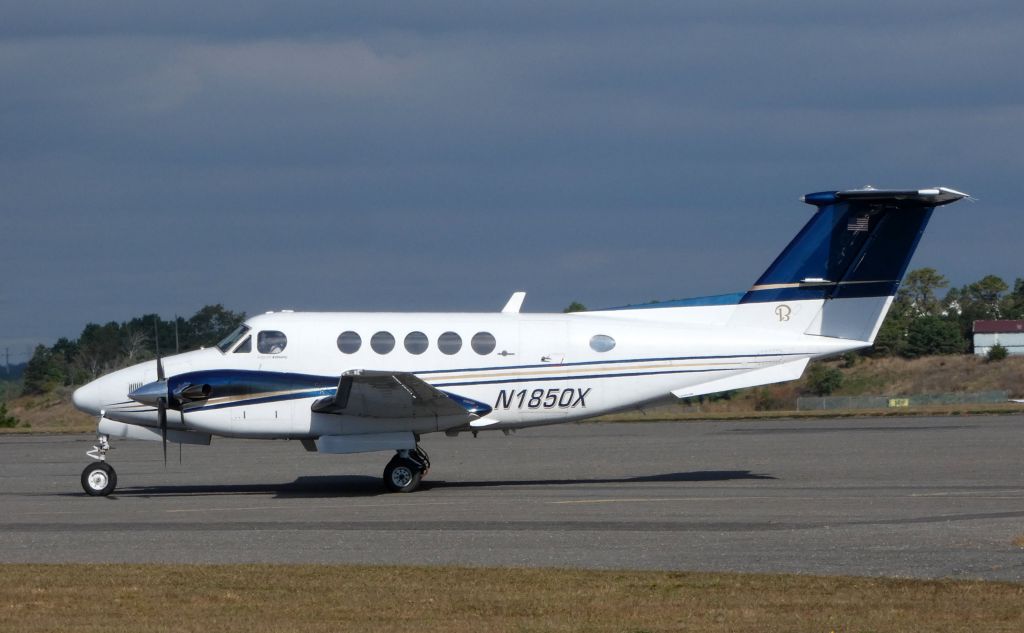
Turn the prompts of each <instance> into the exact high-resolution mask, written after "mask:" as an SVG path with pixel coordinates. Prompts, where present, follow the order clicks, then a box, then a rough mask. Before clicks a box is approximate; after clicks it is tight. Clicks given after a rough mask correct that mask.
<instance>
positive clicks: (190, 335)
mask: <svg viewBox="0 0 1024 633" xmlns="http://www.w3.org/2000/svg"><path fill="white" fill-rule="evenodd" d="M244 320H245V313H244V312H232V311H231V310H228V309H227V308H225V307H224V306H222V305H221V304H219V303H217V304H214V305H208V306H203V307H202V308H200V309H199V311H198V312H196V313H195V314H193V315H192V316H191V317H190V318H189V319H188V321H187V322H185V324H184V325H185V326H186V327H185V331H184V336H183V337H182V347H181V348H182V350H186V349H196V348H199V347H210V346H212V345H216V344H217V342H218V341H220V340H221V339H222V338H224V337H225V336H227V335H228V334H231V331H232V330H234V329H235V328H237V327H238V324H239V323H241V322H242V321H244ZM181 334H182V332H179V336H180V335H181ZM161 340H162V339H161ZM172 341H173V339H172Z"/></svg>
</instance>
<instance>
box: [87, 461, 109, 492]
mask: <svg viewBox="0 0 1024 633" xmlns="http://www.w3.org/2000/svg"><path fill="white" fill-rule="evenodd" d="M116 487H117V473H116V472H114V467H113V466H111V465H110V464H108V463H107V462H95V463H92V464H89V465H88V466H86V467H85V470H83V471H82V490H85V492H86V494H89V495H91V496H93V497H105V496H107V495H109V494H110V493H112V492H114V488H116Z"/></svg>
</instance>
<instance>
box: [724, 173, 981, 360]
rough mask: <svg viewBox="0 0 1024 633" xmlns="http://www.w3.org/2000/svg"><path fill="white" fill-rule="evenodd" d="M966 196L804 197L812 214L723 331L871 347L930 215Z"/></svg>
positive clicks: (943, 191)
mask: <svg viewBox="0 0 1024 633" xmlns="http://www.w3.org/2000/svg"><path fill="white" fill-rule="evenodd" d="M966 195H967V194H964V193H960V192H959V191H954V190H952V189H947V188H945V187H938V188H935V189H918V190H887V189H871V188H867V189H854V190H849V191H825V192H819V193H812V194H808V195H806V196H804V197H803V201H804V202H806V203H808V204H812V205H815V206H816V207H818V210H817V212H816V213H815V214H814V216H813V217H812V218H811V219H810V220H809V221H808V222H807V224H806V225H805V226H804V227H803V229H801V231H800V232H799V233H798V234H797V236H796V237H795V238H793V241H791V242H790V243H789V246H787V247H786V249H785V250H783V251H782V254H780V255H779V256H778V258H776V260H775V261H774V262H773V263H772V265H771V266H769V267H768V270H766V271H765V273H764V274H763V275H761V278H760V279H758V280H757V283H755V284H754V285H753V287H751V288H750V290H748V291H747V292H746V294H744V295H743V297H742V298H741V299H740V301H739V305H738V306H736V310H735V312H734V313H733V315H732V317H731V319H730V320H729V325H730V326H739V327H758V328H763V327H765V325H766V324H771V328H772V329H774V330H778V329H784V330H787V331H789V332H792V333H794V334H796V333H803V334H812V335H818V336H828V337H835V338H841V339H851V340H856V341H863V342H865V344H871V343H873V342H874V340H875V336H876V335H877V334H878V329H879V327H880V326H881V324H882V320H883V319H884V318H885V314H886V312H887V311H888V310H889V306H890V305H891V303H892V300H893V297H894V296H895V294H896V290H897V289H898V288H899V285H900V281H901V280H902V279H903V274H904V273H905V272H906V270H907V266H908V265H909V264H910V259H911V257H913V255H914V250H915V249H916V248H917V244H918V242H919V241H920V239H921V235H922V234H923V233H924V230H925V227H926V226H927V225H928V220H929V218H930V217H931V214H932V211H933V210H934V209H935V207H937V206H940V205H944V204H949V203H951V202H956V201H957V200H960V199H961V198H964V197H966Z"/></svg>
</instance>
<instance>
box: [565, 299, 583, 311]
mask: <svg viewBox="0 0 1024 633" xmlns="http://www.w3.org/2000/svg"><path fill="white" fill-rule="evenodd" d="M586 311H587V306H585V305H583V304H582V303H580V302H579V301H573V302H572V303H570V304H569V305H568V306H566V308H565V309H564V310H562V312H586Z"/></svg>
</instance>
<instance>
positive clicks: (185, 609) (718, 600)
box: [0, 565, 1024, 633]
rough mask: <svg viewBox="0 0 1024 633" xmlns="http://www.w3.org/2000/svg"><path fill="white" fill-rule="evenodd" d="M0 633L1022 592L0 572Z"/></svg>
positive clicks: (990, 619)
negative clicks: (0, 592)
mask: <svg viewBox="0 0 1024 633" xmlns="http://www.w3.org/2000/svg"><path fill="white" fill-rule="evenodd" d="M0 590H2V595H3V598H2V600H0V630H3V631H18V632H19V633H26V632H35V631H67V630H75V631H81V632H90V631H98V632H99V631H102V632H103V633H112V632H117V631H126V632H129V631H130V632H133V633H136V632H137V633H145V632H150V631H218V632H220V631H246V632H262V631H396V632H399V631H400V632H402V633H408V632H410V631H415V632H417V633H419V632H430V631H444V632H446V633H459V632H462V631H472V632H474V633H477V632H479V631H616V632H618V631H652V632H653V631H716V632H717V631H722V632H724V631H730V632H732V631H794V632H800V631H808V632H812V631H813V632H815V633H820V632H822V631H837V632H838V631H843V632H846V631H907V632H911V633H913V632H916V631H921V632H925V631H927V632H928V633H935V632H941V631H1014V632H1018V631H1020V630H1022V628H1024V585H1020V584H1012V583H996V582H980V581H947V580H942V581H919V580H897V579H869V578H843V577H814V576H795V575H754V574H708V573H670V572H614V571H613V572H600V571H573V570H543V569H477V568H450V567H448V568H444V567H436V568H425V567H365V566H316V565H304V566H275V565H240V566H233V565H209V566H187V565H2V566H0Z"/></svg>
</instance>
